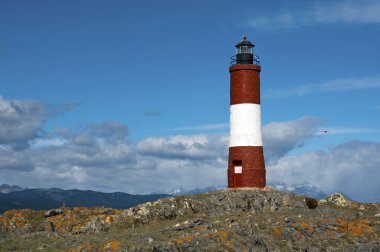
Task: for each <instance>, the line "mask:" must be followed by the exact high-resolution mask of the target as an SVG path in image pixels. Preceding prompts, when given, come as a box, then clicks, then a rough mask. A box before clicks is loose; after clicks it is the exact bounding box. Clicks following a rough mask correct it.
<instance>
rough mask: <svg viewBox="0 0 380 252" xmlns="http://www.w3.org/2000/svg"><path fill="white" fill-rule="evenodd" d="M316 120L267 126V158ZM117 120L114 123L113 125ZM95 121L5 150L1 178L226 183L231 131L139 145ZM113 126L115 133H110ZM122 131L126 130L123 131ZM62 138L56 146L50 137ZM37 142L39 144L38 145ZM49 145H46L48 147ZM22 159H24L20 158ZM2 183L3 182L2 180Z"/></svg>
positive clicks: (110, 185)
mask: <svg viewBox="0 0 380 252" xmlns="http://www.w3.org/2000/svg"><path fill="white" fill-rule="evenodd" d="M317 121H318V120H317V119H316V118H312V117H305V118H301V119H298V120H294V121H289V122H275V123H271V124H269V125H267V126H265V127H264V140H265V141H266V142H267V146H266V147H265V153H266V156H267V157H269V158H272V159H274V158H276V157H281V156H283V155H285V154H286V153H287V152H288V151H290V150H291V149H293V148H296V147H297V146H300V145H302V144H303V143H304V142H305V141H306V139H308V138H310V137H312V136H313V131H314V128H315V126H316V125H317ZM114 124H115V123H114ZM104 125H106V124H104V123H102V124H99V125H97V124H91V125H90V126H88V128H82V129H81V130H80V131H72V130H69V129H64V128H59V129H55V130H54V131H53V132H52V133H50V134H46V135H47V136H49V138H48V139H46V140H44V139H43V138H40V139H39V140H38V141H37V144H36V146H34V145H33V147H34V148H29V149H25V150H23V151H18V152H15V151H13V150H12V149H11V148H4V149H3V150H2V151H3V153H2V155H1V156H2V157H4V162H0V177H1V178H2V179H3V180H4V182H5V181H6V182H7V183H15V184H17V183H18V184H20V185H23V186H29V187H35V186H36V185H37V186H41V187H62V188H82V189H94V190H106V191H125V192H131V193H148V192H153V191H160V190H170V189H172V188H174V187H180V186H182V187H183V188H187V189H193V188H197V187H205V186H209V185H215V184H225V183H226V168H227V158H228V142H229V138H228V135H227V134H225V135H205V134H198V135H190V136H185V135H177V136H171V137H150V138H145V139H143V140H141V141H139V142H137V143H133V142H129V141H127V140H126V139H124V138H122V137H121V138H120V139H117V138H116V137H114V136H115V134H116V133H117V134H116V135H120V136H124V134H119V133H118V132H120V129H123V128H125V126H122V125H118V126H117V127H106V128H107V129H109V128H110V129H111V130H110V131H107V132H108V133H107V134H103V133H102V134H99V132H98V131H94V130H93V129H99V128H102V129H103V128H104ZM112 130H114V131H115V132H116V133H115V134H112ZM122 132H125V131H124V130H122ZM54 134H56V135H55V137H56V138H58V139H62V140H61V141H58V142H59V144H55V142H54V141H53V140H52V139H55V138H54ZM38 142H39V143H40V145H39V146H38ZM44 144H45V145H44ZM21 161H22V162H21ZM0 182H1V181H0Z"/></svg>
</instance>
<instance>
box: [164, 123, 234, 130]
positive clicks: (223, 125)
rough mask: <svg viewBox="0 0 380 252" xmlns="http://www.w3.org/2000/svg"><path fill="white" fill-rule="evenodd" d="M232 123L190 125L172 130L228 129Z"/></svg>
mask: <svg viewBox="0 0 380 252" xmlns="http://www.w3.org/2000/svg"><path fill="white" fill-rule="evenodd" d="M229 126H230V125H229V124H228V123H215V124H205V125H199V126H189V127H181V128H174V129H171V130H172V131H183V130H216V129H228V127H229Z"/></svg>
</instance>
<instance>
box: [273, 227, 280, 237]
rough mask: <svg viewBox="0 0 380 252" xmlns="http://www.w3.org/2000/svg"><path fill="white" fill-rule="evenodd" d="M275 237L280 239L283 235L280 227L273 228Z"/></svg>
mask: <svg viewBox="0 0 380 252" xmlns="http://www.w3.org/2000/svg"><path fill="white" fill-rule="evenodd" d="M272 230H273V234H274V236H276V237H278V236H280V235H281V229H280V228H279V227H274V228H272Z"/></svg>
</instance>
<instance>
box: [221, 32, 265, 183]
mask: <svg viewBox="0 0 380 252" xmlns="http://www.w3.org/2000/svg"><path fill="white" fill-rule="evenodd" d="M235 47H236V60H234V62H233V63H235V64H233V65H231V66H230V69H229V70H230V85H231V86H230V147H229V157H228V171H227V174H228V187H229V188H236V187H258V188H263V187H265V183H266V181H265V163H264V154H263V143H262V135H261V107H260V71H261V67H260V65H259V64H260V62H259V58H258V56H257V55H254V53H253V47H254V45H253V44H252V43H251V42H250V41H248V40H247V38H246V37H245V36H244V37H243V40H242V41H240V42H239V43H238V44H237V45H236V46H235Z"/></svg>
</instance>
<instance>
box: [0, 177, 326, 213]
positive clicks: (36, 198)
mask: <svg viewBox="0 0 380 252" xmlns="http://www.w3.org/2000/svg"><path fill="white" fill-rule="evenodd" d="M269 186H272V187H275V188H276V189H278V190H280V191H286V192H291V193H295V194H303V195H308V196H310V197H313V198H317V199H322V198H325V197H326V196H327V194H326V193H325V192H323V191H322V190H321V189H319V188H318V187H316V186H313V185H310V184H307V183H303V184H297V185H287V184H285V183H272V184H269ZM224 188H226V186H225V185H217V186H208V187H205V188H197V189H193V190H184V189H183V188H181V187H180V188H176V189H172V190H170V191H167V192H157V193H152V194H146V195H133V194H128V193H122V192H114V193H103V192H96V191H90V190H87V191H83V190H76V189H73V190H63V189H59V188H47V189H29V188H24V187H20V186H14V185H7V184H3V185H2V186H0V214H1V213H3V212H4V211H7V210H10V209H22V208H31V209H34V210H44V209H52V208H57V207H60V206H62V205H65V206H68V207H74V206H84V207H93V206H104V207H111V208H119V209H125V208H129V207H133V206H136V205H138V204H141V203H144V202H147V201H155V200H157V199H159V198H164V197H168V196H177V195H189V194H190V195H191V194H199V193H206V192H210V191H216V190H221V189H224Z"/></svg>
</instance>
